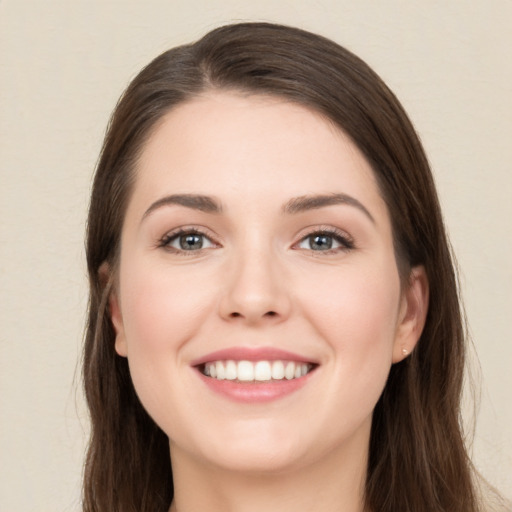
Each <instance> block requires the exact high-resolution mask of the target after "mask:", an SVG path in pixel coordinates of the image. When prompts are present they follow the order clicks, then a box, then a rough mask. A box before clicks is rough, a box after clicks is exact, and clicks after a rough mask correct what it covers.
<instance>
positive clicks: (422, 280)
mask: <svg viewBox="0 0 512 512" xmlns="http://www.w3.org/2000/svg"><path fill="white" fill-rule="evenodd" d="M428 300H429V284H428V278H427V273H426V272H425V268H424V267H423V266H418V267H414V268H413V269H412V270H411V273H410V275H409V282H408V285H407V288H406V289H404V290H403V292H402V299H401V304H400V313H399V316H398V323H397V331H396V337H395V343H394V346H393V363H398V362H399V361H402V360H403V359H405V358H406V357H407V356H408V355H409V354H410V353H411V352H412V351H413V350H414V347H415V346H416V343H417V342H418V340H419V339H420V336H421V333H422V331H423V327H424V326H425V320H426V318H427V311H428Z"/></svg>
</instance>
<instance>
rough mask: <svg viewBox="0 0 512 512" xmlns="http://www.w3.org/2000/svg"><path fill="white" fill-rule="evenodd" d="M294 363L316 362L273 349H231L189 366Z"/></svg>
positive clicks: (204, 357) (207, 355)
mask: <svg viewBox="0 0 512 512" xmlns="http://www.w3.org/2000/svg"><path fill="white" fill-rule="evenodd" d="M228 360H233V361H296V362H300V363H314V364H317V361H314V360H312V359H311V358H309V357H305V356H302V355H300V354H296V353H294V352H289V351H287V350H281V349H278V348H275V347H231V348H226V349H223V350H217V351H215V352H210V353H209V354H206V355H204V356H201V357H199V358H197V359H195V360H194V361H192V362H191V366H200V365H202V364H205V363H209V362H212V361H228Z"/></svg>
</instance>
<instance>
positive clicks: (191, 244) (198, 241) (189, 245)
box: [180, 234, 203, 251]
mask: <svg viewBox="0 0 512 512" xmlns="http://www.w3.org/2000/svg"><path fill="white" fill-rule="evenodd" d="M180 246H181V248H182V249H184V250H186V251H190V250H192V249H201V247H203V240H202V238H201V236H200V235H190V234H189V235H182V236H181V237H180Z"/></svg>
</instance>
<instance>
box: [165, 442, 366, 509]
mask: <svg viewBox="0 0 512 512" xmlns="http://www.w3.org/2000/svg"><path fill="white" fill-rule="evenodd" d="M354 448H356V451H357V453H354ZM342 451H343V453H341V452H342ZM171 453H172V457H171V460H172V467H173V480H174V493H175V494H174V501H173V503H172V505H171V508H170V510H169V512H194V511H198V510H205V511H206V510H207V511H208V512H261V511H262V510H263V511H265V510H271V511H273V512H292V511H293V512H309V511H311V512H313V511H315V512H316V511H317V510H322V512H334V511H336V512H339V511H340V510H343V511H344V512H363V511H364V503H363V501H364V484H365V478H366V468H367V456H368V448H367V446H366V448H365V449H364V450H362V449H361V446H360V445H359V446H358V447H352V449H349V450H340V452H333V453H330V454H328V455H326V456H325V457H323V458H322V459H321V460H319V461H316V462H314V463H312V464H308V465H305V466H302V467H299V468H296V469H293V470H283V471H273V472H271V473H262V472H240V471H232V470H229V469H225V468H219V467H217V466H209V465H207V464H205V462H204V461H198V460H197V459H194V458H193V457H190V456H189V454H187V453H184V452H182V451H180V450H179V449H178V448H177V447H171Z"/></svg>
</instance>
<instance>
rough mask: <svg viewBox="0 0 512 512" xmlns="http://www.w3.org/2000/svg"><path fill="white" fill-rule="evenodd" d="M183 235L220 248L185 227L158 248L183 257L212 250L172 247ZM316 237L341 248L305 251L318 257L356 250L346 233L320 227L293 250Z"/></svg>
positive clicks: (192, 228) (202, 233) (305, 235)
mask: <svg viewBox="0 0 512 512" xmlns="http://www.w3.org/2000/svg"><path fill="white" fill-rule="evenodd" d="M183 235H190V236H193V235H197V236H199V237H201V238H203V243H204V239H206V240H208V241H209V243H210V244H212V247H215V246H217V247H219V244H218V243H217V242H215V241H214V240H213V239H212V237H211V236H210V235H207V234H206V233H204V231H203V230H202V229H198V228H195V227H184V228H180V229H178V230H176V231H172V232H170V233H167V234H166V235H164V236H163V237H162V238H161V239H160V240H159V241H158V244H157V246H158V247H159V248H163V249H165V250H167V251H169V252H172V253H174V254H178V255H181V256H191V255H198V254H200V253H202V252H203V251H205V250H208V249H210V248H211V247H206V248H204V247H201V248H199V249H190V250H186V249H178V248H176V247H172V246H171V245H170V244H171V242H174V241H175V240H177V239H179V237H181V236H183ZM314 236H325V237H328V238H332V239H333V240H334V241H335V242H336V243H338V244H339V247H335V248H329V249H326V250H318V251H315V250H314V249H304V250H306V251H309V252H310V253H318V255H320V254H321V255H330V254H336V253H338V252H347V251H350V250H352V249H354V248H355V244H354V240H353V239H352V238H351V237H350V236H349V235H348V234H347V233H346V232H344V231H341V230H339V229H336V228H332V227H320V228H315V229H313V230H311V231H310V232H308V233H306V234H304V235H303V236H302V237H301V238H300V240H299V241H298V242H297V243H295V244H294V245H293V246H292V248H293V249H297V250H300V249H301V248H300V247H298V246H299V245H300V244H302V243H303V242H305V241H307V240H308V239H310V240H311V238H312V237H314Z"/></svg>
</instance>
